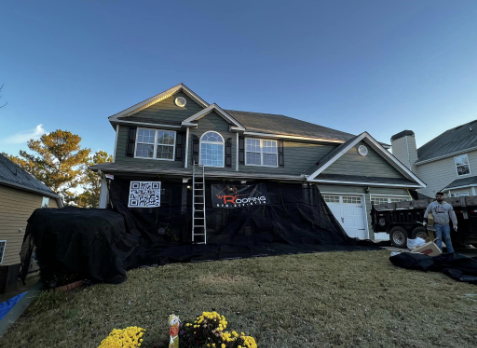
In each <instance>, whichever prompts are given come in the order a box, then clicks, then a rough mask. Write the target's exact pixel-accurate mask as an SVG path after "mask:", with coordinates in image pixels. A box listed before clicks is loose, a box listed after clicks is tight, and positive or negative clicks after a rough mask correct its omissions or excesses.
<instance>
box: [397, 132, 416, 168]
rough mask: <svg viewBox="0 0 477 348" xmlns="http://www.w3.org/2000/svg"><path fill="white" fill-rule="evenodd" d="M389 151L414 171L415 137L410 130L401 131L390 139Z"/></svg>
mask: <svg viewBox="0 0 477 348" xmlns="http://www.w3.org/2000/svg"><path fill="white" fill-rule="evenodd" d="M391 150H392V153H393V155H394V156H396V158H397V159H398V160H400V161H401V162H402V163H403V164H404V165H405V166H406V167H408V168H409V169H411V170H412V171H414V163H416V161H417V147H416V137H415V135H414V132H413V131H412V130H403V131H402V132H399V133H397V134H394V135H393V136H392V137H391Z"/></svg>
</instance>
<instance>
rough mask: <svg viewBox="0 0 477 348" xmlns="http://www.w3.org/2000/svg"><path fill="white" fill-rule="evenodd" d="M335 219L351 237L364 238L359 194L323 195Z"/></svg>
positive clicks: (363, 223)
mask: <svg viewBox="0 0 477 348" xmlns="http://www.w3.org/2000/svg"><path fill="white" fill-rule="evenodd" d="M323 198H324V199H325V202H326V203H327V204H328V207H329V208H330V210H331V212H332V213H333V215H334V216H335V218H336V220H338V222H339V223H340V225H341V226H342V227H343V229H344V230H345V232H346V234H347V235H348V236H350V237H351V238H356V237H357V238H361V239H364V238H366V229H365V220H364V210H363V209H364V207H363V203H362V198H361V197H360V196H350V195H343V196H340V195H326V194H325V195H323Z"/></svg>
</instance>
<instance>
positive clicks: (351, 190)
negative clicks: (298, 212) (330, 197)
mask: <svg viewBox="0 0 477 348" xmlns="http://www.w3.org/2000/svg"><path fill="white" fill-rule="evenodd" d="M318 189H319V190H320V192H321V193H322V194H323V193H334V194H344V195H350V196H351V195H353V194H355V195H360V196H361V197H362V195H364V197H365V208H366V211H365V214H366V219H367V222H368V231H369V238H370V239H374V232H373V228H372V226H371V222H372V221H371V215H370V214H371V195H372V194H382V195H388V196H390V197H392V196H403V195H408V192H407V190H405V189H393V188H372V187H371V188H370V189H369V192H368V193H366V190H367V187H364V186H345V185H321V184H318Z"/></svg>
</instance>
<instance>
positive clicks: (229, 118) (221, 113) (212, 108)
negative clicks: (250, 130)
mask: <svg viewBox="0 0 477 348" xmlns="http://www.w3.org/2000/svg"><path fill="white" fill-rule="evenodd" d="M211 112H215V113H217V114H218V115H219V116H221V117H222V118H223V119H224V120H225V121H227V122H228V123H229V124H231V125H232V129H234V130H238V131H242V132H243V131H245V127H244V126H242V125H241V124H240V123H239V122H237V120H235V119H234V118H233V117H232V116H230V115H229V114H228V113H227V112H226V111H224V110H222V108H221V107H220V106H218V105H217V104H215V103H214V104H212V105H210V106H209V107H207V108H205V109H203V110H201V111H199V112H198V113H196V114H194V115H192V116H190V117H189V118H186V119H185V120H184V121H182V125H183V126H187V127H190V126H192V127H195V126H197V124H196V123H192V122H194V121H198V120H199V119H201V118H202V117H204V116H206V115H208V114H210V113H211Z"/></svg>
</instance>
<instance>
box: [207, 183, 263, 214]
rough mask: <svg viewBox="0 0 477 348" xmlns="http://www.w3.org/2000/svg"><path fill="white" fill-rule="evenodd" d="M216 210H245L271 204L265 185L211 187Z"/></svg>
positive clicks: (213, 204)
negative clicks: (245, 208) (244, 208)
mask: <svg viewBox="0 0 477 348" xmlns="http://www.w3.org/2000/svg"><path fill="white" fill-rule="evenodd" d="M211 191H212V206H213V207H214V208H228V209H231V208H243V207H250V206H254V205H263V204H270V200H269V198H268V193H267V187H266V186H265V184H257V185H211Z"/></svg>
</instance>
